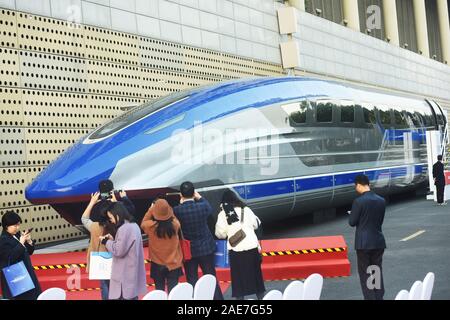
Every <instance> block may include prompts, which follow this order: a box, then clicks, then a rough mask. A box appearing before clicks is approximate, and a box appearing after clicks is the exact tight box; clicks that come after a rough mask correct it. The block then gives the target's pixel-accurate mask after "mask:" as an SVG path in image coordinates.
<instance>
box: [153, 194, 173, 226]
mask: <svg viewBox="0 0 450 320" xmlns="http://www.w3.org/2000/svg"><path fill="white" fill-rule="evenodd" d="M150 214H151V215H152V216H153V217H154V218H155V219H156V220H159V221H167V220H169V219H170V218H172V217H173V216H174V215H173V210H172V207H171V206H170V205H169V203H168V202H167V201H166V200H164V199H158V200H156V202H155V203H154V204H153V206H152V207H151V208H150Z"/></svg>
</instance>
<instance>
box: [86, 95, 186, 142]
mask: <svg viewBox="0 0 450 320" xmlns="http://www.w3.org/2000/svg"><path fill="white" fill-rule="evenodd" d="M190 93H191V92H190V91H183V92H176V93H174V94H170V95H168V96H165V97H163V98H161V99H158V100H156V101H155V100H152V101H149V102H147V103H144V104H142V105H140V106H137V107H134V108H133V109H131V110H129V111H127V112H125V113H123V114H122V115H120V116H118V117H117V118H115V119H114V120H112V121H110V122H108V123H107V124H105V125H104V126H102V127H100V128H99V129H98V130H96V131H94V132H93V133H92V134H91V135H90V136H89V139H90V140H98V139H102V138H105V137H108V136H110V135H112V134H114V133H116V132H118V131H119V130H121V129H123V128H125V127H127V126H129V125H131V124H133V123H135V122H136V121H138V120H140V119H142V118H144V117H146V116H148V115H150V114H152V113H153V112H155V111H157V110H159V109H162V108H164V107H168V106H170V105H172V104H174V103H177V102H180V101H182V100H184V99H187V98H188V97H189V94H190Z"/></svg>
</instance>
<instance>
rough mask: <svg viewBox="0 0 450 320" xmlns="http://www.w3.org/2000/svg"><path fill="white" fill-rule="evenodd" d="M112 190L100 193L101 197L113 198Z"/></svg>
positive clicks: (104, 198)
mask: <svg viewBox="0 0 450 320" xmlns="http://www.w3.org/2000/svg"><path fill="white" fill-rule="evenodd" d="M112 192H113V191H110V192H106V193H100V199H101V200H111V198H112Z"/></svg>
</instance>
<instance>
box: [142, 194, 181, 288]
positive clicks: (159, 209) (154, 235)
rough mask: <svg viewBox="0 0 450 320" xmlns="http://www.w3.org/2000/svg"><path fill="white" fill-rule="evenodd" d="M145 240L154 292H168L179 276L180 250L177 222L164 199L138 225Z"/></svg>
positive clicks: (157, 201)
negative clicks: (146, 239) (145, 235)
mask: <svg viewBox="0 0 450 320" xmlns="http://www.w3.org/2000/svg"><path fill="white" fill-rule="evenodd" d="M141 228H142V230H144V232H145V233H146V234H147V236H148V252H149V258H150V260H151V269H150V277H151V278H152V279H153V280H154V281H155V287H156V290H163V291H165V288H166V283H167V287H168V292H170V290H172V288H173V287H175V286H176V285H177V284H178V279H179V278H180V277H181V276H182V275H183V271H182V268H181V267H182V265H183V254H182V252H181V247H180V238H179V234H180V222H179V221H178V219H177V218H176V217H175V215H174V214H173V211H172V208H171V207H170V205H169V204H168V203H167V201H166V200H164V199H158V200H156V201H155V202H154V203H153V204H152V206H151V207H150V208H149V210H148V211H147V213H146V214H145V216H144V219H143V220H142V223H141Z"/></svg>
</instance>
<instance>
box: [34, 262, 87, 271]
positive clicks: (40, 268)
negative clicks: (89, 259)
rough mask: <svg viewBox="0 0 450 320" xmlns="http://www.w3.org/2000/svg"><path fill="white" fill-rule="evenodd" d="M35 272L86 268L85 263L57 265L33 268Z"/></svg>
mask: <svg viewBox="0 0 450 320" xmlns="http://www.w3.org/2000/svg"><path fill="white" fill-rule="evenodd" d="M33 268H34V270H57V269H70V268H86V264H85V263H70V264H55V265H46V266H33Z"/></svg>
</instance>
